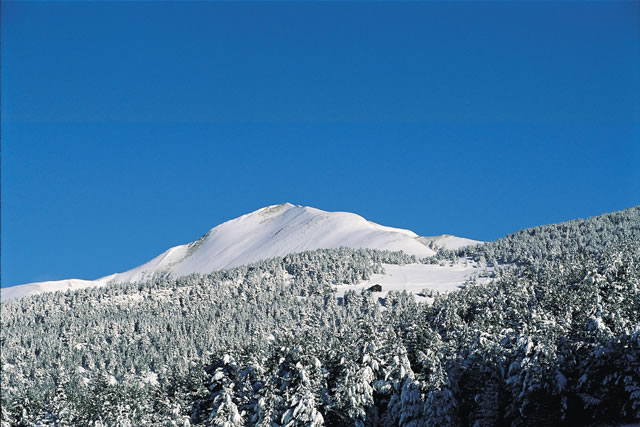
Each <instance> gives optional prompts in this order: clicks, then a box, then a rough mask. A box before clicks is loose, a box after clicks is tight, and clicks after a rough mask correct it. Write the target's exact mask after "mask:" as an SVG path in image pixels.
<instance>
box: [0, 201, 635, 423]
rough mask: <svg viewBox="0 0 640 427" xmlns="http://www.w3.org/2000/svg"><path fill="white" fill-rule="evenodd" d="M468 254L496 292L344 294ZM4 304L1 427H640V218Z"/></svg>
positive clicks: (294, 260)
mask: <svg viewBox="0 0 640 427" xmlns="http://www.w3.org/2000/svg"><path fill="white" fill-rule="evenodd" d="M459 259H468V260H474V261H476V262H478V263H482V264H485V265H489V266H492V267H493V268H494V270H493V271H494V277H493V278H492V280H491V281H489V283H486V284H477V283H475V282H474V281H469V282H468V283H466V285H465V287H464V288H463V289H461V290H459V291H455V292H451V293H448V294H437V293H434V292H430V291H429V290H427V289H426V290H425V291H424V293H425V294H428V295H431V296H432V297H433V302H431V303H417V302H416V301H415V299H414V297H413V295H411V294H408V293H406V292H390V293H389V294H388V295H387V296H386V297H385V298H382V299H379V298H378V297H377V296H376V295H375V294H372V293H370V292H368V291H358V292H356V291H349V292H347V293H346V294H345V295H344V298H342V299H340V300H339V299H338V298H336V295H335V290H334V285H338V284H354V285H355V284H357V283H360V282H362V281H363V280H367V279H369V278H370V277H371V276H372V275H373V274H376V273H381V272H383V271H384V266H385V265H388V264H395V265H404V264H409V263H436V262H441V261H447V260H459ZM425 288H426V286H425ZM0 309H1V327H2V328H1V332H0V340H1V341H0V347H1V357H0V363H1V368H2V378H1V384H0V385H1V402H0V403H1V412H0V423H1V425H2V427H5V426H44V425H51V426H72V425H82V426H145V425H154V426H155V425H158V426H196V425H206V426H321V425H328V426H448V425H451V426H556V425H560V426H562V425H567V426H574V425H586V426H589V425H593V426H596V425H616V424H623V423H631V422H639V421H640V207H634V208H630V209H626V210H623V211H619V212H614V213H610V214H605V215H600V216H597V217H592V218H588V219H586V220H574V221H569V222H565V223H560V224H553V225H546V226H540V227H534V228H531V229H527V230H523V231H520V232H517V233H514V234H511V235H508V236H506V237H504V238H502V239H499V240H496V241H494V242H489V243H486V244H483V245H478V246H473V247H466V248H461V249H459V250H457V251H446V250H441V251H439V252H438V254H437V255H436V256H434V257H430V258H425V259H416V257H414V256H408V255H406V254H403V253H400V252H388V251H378V250H369V249H346V248H340V249H324V250H316V251H311V252H303V253H297V254H291V255H287V256H285V257H281V258H273V259H269V260H265V261H262V262H258V263H256V264H252V265H249V266H242V267H237V268H234V269H230V270H224V271H218V272H215V273H212V274H208V275H190V276H185V277H180V278H172V277H162V276H157V277H154V278H153V279H152V280H149V281H147V282H144V283H124V284H117V283H114V284H110V285H108V286H104V287H94V288H86V289H81V290H77V291H73V292H55V293H45V294H39V295H33V296H29V297H25V298H22V299H19V300H13V301H8V302H5V303H2V305H1V306H0Z"/></svg>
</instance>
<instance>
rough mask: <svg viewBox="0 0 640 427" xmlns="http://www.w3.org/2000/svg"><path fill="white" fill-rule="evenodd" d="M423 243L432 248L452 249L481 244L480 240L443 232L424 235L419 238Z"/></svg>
mask: <svg viewBox="0 0 640 427" xmlns="http://www.w3.org/2000/svg"><path fill="white" fill-rule="evenodd" d="M418 240H420V241H421V242H422V243H424V244H425V245H427V246H429V247H430V248H432V249H438V248H442V249H450V250H456V249H460V248H462V247H464V246H473V245H479V244H480V243H483V242H480V241H478V240H471V239H466V238H464V237H457V236H452V235H451V234H443V235H441V236H424V237H420V238H418Z"/></svg>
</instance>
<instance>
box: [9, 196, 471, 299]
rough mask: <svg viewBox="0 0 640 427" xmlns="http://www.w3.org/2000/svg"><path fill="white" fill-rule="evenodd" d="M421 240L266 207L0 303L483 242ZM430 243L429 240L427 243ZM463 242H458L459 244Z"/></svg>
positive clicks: (337, 216) (25, 288)
mask: <svg viewBox="0 0 640 427" xmlns="http://www.w3.org/2000/svg"><path fill="white" fill-rule="evenodd" d="M445 236H446V238H447V239H449V240H451V239H450V238H453V239H454V240H451V241H449V240H446V239H445V240H442V237H439V238H435V239H436V240H435V241H434V240H433V239H434V238H421V237H419V236H418V235H417V234H415V233H414V232H412V231H409V230H403V229H399V228H393V227H386V226H382V225H379V224H376V223H373V222H371V221H367V220H366V219H364V218H363V217H361V216H359V215H356V214H353V213H348V212H326V211H323V210H320V209H315V208H311V207H303V206H297V205H292V204H290V203H284V204H281V205H274V206H267V207H265V208H262V209H258V210H257V211H255V212H251V213H249V214H246V215H243V216H241V217H238V218H236V219H232V220H230V221H227V222H225V223H223V224H220V225H218V226H217V227H214V228H212V229H211V230H209V232H207V233H206V234H205V235H204V236H202V237H201V238H200V239H198V240H197V241H195V242H192V243H189V244H185V245H180V246H175V247H173V248H171V249H169V250H167V251H165V252H163V253H162V254H160V255H158V256H157V257H155V258H153V259H152V260H150V261H149V262H147V263H145V264H143V265H141V266H139V267H136V268H133V269H131V270H129V271H126V272H123V273H116V274H112V275H109V276H106V277H103V278H100V279H98V280H94V281H86V280H78V279H70V280H61V281H54V282H40V283H31V284H27V285H21V286H14V287H12V288H7V289H3V290H2V300H7V299H13V298H19V297H22V296H26V295H31V294H35V293H40V292H47V291H55V290H60V289H76V288H81V287H87V286H100V285H104V284H106V283H109V282H111V281H116V282H136V281H141V280H146V279H149V278H151V277H152V276H153V275H154V274H171V275H172V276H174V277H179V276H185V275H188V274H192V273H202V274H205V273H211V272H213V271H216V270H221V269H226V268H232V267H236V266H239V265H244V264H249V263H252V262H256V261H259V260H262V259H267V258H272V257H275V256H284V255H287V254H290V253H295V252H302V251H307V250H313V249H329V248H338V247H341V246H344V247H349V248H369V249H387V250H392V251H403V252H406V253H407V254H410V255H416V256H418V257H427V256H431V255H433V254H434V253H435V252H434V250H433V249H432V248H431V247H429V246H430V245H433V244H434V243H435V245H434V247H435V246H442V247H445V248H447V247H448V246H447V245H448V244H455V245H458V244H460V241H462V240H463V241H464V242H465V243H467V242H468V243H467V244H477V243H479V242H476V241H473V240H469V239H462V240H460V238H456V237H454V236H447V235H445ZM424 239H427V240H424ZM455 239H459V240H455Z"/></svg>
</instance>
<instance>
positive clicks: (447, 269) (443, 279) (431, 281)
mask: <svg viewBox="0 0 640 427" xmlns="http://www.w3.org/2000/svg"><path fill="white" fill-rule="evenodd" d="M383 267H384V270H385V273H384V274H374V275H373V277H371V279H369V280H367V281H365V282H362V283H359V284H358V285H338V286H336V295H337V296H338V297H342V296H344V294H345V292H347V291H348V290H352V289H353V290H361V289H368V288H370V287H371V286H373V285H380V286H382V292H376V293H375V295H378V296H380V297H382V298H384V297H385V296H387V294H388V293H389V291H407V292H409V293H412V294H414V295H415V297H416V300H417V301H429V299H428V298H427V297H424V296H423V295H421V294H422V291H423V290H425V289H428V290H432V291H436V292H439V293H447V292H451V291H455V290H458V289H460V288H461V287H462V286H463V284H464V283H465V282H466V281H467V280H469V279H472V278H476V281H477V282H478V283H481V282H484V281H488V279H487V278H478V276H479V275H480V273H482V272H485V271H486V270H488V268H486V267H484V266H479V265H478V264H476V263H474V262H472V261H467V262H464V261H459V262H456V263H453V264H452V263H450V262H447V263H445V264H444V265H439V264H407V265H390V264H383ZM483 276H484V275H483Z"/></svg>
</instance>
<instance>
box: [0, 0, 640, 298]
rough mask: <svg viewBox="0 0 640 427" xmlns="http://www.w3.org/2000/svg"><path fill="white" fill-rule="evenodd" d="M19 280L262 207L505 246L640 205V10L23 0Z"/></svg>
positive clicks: (13, 164) (185, 234)
mask: <svg viewBox="0 0 640 427" xmlns="http://www.w3.org/2000/svg"><path fill="white" fill-rule="evenodd" d="M1 67H2V68H1V72H2V98H1V104H2V106H1V113H2V117H1V118H2V131H1V132H2V135H1V136H2V198H1V204H2V212H1V213H2V230H1V232H2V240H1V243H2V260H1V261H2V265H1V266H2V286H10V285H15V284H19V283H26V282H32V281H41V280H54V279H64V278H71V277H74V278H86V279H94V278H98V277H100V276H103V275H107V274H110V273H113V272H117V271H124V270H127V269H129V268H132V267H134V266H136V265H139V264H141V263H143V262H145V261H147V260H149V259H150V258H152V257H154V256H155V255H157V254H159V253H160V252H162V251H164V250H165V249H167V248H169V247H170V246H173V245H177V244H182V243H186V242H189V241H192V240H195V239H197V238H198V237H199V236H200V235H202V234H203V233H205V232H206V231H207V230H208V229H209V228H211V227H213V226H215V225H217V224H219V223H221V222H223V221H225V220H228V219H231V218H234V217H236V216H239V215H241V214H244V213H246V212H249V211H252V210H255V209H257V208H260V207H262V206H265V205H269V204H275V203H281V202H284V201H289V202H292V203H296V204H302V205H310V206H314V207H318V208H321V209H325V210H344V211H351V212H356V213H358V214H360V215H362V216H364V217H366V218H367V219H370V220H373V221H375V222H378V223H381V224H385V225H391V226H396V227H404V228H409V229H412V230H414V231H415V232H417V233H419V234H423V235H435V234H441V233H451V234H457V235H460V236H466V237H470V238H474V239H482V240H490V239H495V238H498V237H501V236H503V235H505V234H507V233H510V232H514V231H517V230H519V229H522V228H525V227H530V226H535V225H540V224H546V223H552V222H558V221H563V220H568V219H572V218H577V217H587V216H590V215H597V214H600V213H603V212H609V211H613V210H618V209H623V208H627V207H631V206H634V205H638V204H640V171H639V170H640V167H639V166H638V165H639V164H640V77H639V76H640V3H639V2H571V1H563V2H499V1H497V2H496V1H488V2H452V3H445V2H424V3H421V2H409V3H401V2H376V3H370V2H243V3H236V2H219V3H216V2H89V3H81V2H70V3H63V2H18V1H6V0H5V1H3V2H2V64H1Z"/></svg>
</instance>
